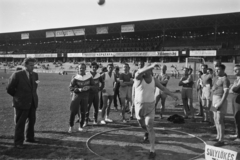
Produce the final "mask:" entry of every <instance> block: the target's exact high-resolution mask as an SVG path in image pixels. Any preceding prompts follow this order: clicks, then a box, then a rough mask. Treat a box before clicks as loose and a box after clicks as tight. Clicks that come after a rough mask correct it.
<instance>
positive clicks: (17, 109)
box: [7, 58, 39, 149]
mask: <svg viewBox="0 0 240 160" xmlns="http://www.w3.org/2000/svg"><path fill="white" fill-rule="evenodd" d="M34 63H35V59H33V58H26V59H24V61H23V65H24V66H25V69H24V70H21V71H16V72H14V73H13V74H12V75H11V77H10V78H9V83H8V86H7V93H8V94H10V95H11V96H12V97H13V107H14V113H15V117H14V120H15V125H16V126H15V134H14V146H15V147H16V148H20V149H22V148H24V147H23V141H24V130H25V124H26V135H25V137H26V142H30V143H34V142H37V141H36V140H35V137H34V125H35V122H36V110H37V107H38V95H37V87H38V83H39V80H38V74H37V73H35V72H33V69H34Z"/></svg>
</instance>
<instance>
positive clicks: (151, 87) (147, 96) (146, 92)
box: [135, 77, 155, 103]
mask: <svg viewBox="0 0 240 160" xmlns="http://www.w3.org/2000/svg"><path fill="white" fill-rule="evenodd" d="M154 95H155V80H154V78H153V77H152V81H151V83H149V84H148V83H146V82H145V80H144V79H143V80H142V82H141V84H140V85H139V86H135V102H138V103H149V102H154V101H155V96H154Z"/></svg>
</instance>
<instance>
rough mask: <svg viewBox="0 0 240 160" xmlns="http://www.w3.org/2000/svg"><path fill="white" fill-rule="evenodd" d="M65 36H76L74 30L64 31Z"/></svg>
mask: <svg viewBox="0 0 240 160" xmlns="http://www.w3.org/2000/svg"><path fill="white" fill-rule="evenodd" d="M63 34H64V36H65V37H68V36H74V33H73V30H63Z"/></svg>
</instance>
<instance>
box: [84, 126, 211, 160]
mask: <svg viewBox="0 0 240 160" xmlns="http://www.w3.org/2000/svg"><path fill="white" fill-rule="evenodd" d="M127 128H140V127H133V126H127V127H122V128H117V129H111V130H108V131H103V132H99V133H96V134H94V135H92V136H91V137H90V138H88V140H87V141H86V146H87V148H88V150H89V151H90V152H92V153H93V154H95V155H96V156H98V157H100V158H102V159H105V160H111V159H108V158H106V157H103V156H101V155H99V154H98V153H96V152H94V151H93V150H92V149H91V147H90V141H91V140H92V139H93V138H94V137H96V136H99V135H101V134H104V133H107V132H112V131H116V130H121V129H127ZM154 129H155V130H166V131H167V130H169V131H172V132H178V133H182V134H186V135H189V136H190V137H193V138H197V139H198V140H200V141H202V142H203V143H204V144H205V145H206V144H207V143H206V142H205V141H204V140H203V139H201V138H200V137H198V136H195V135H193V134H190V133H187V132H182V131H178V130H173V129H166V128H160V127H154ZM204 154H205V151H204V152H203V153H201V154H199V155H197V156H195V157H193V158H190V159H189V160H194V159H197V158H199V157H201V156H202V155H204Z"/></svg>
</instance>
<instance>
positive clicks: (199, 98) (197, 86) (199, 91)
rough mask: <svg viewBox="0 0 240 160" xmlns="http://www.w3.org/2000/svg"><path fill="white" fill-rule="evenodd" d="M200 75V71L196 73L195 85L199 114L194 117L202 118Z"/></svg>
mask: <svg viewBox="0 0 240 160" xmlns="http://www.w3.org/2000/svg"><path fill="white" fill-rule="evenodd" d="M202 75H203V72H202V71H198V80H197V83H196V88H197V99H198V102H199V113H198V114H196V116H203V106H202V99H201V97H202V86H201V85H200V84H201V83H202V78H201V77H202Z"/></svg>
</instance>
